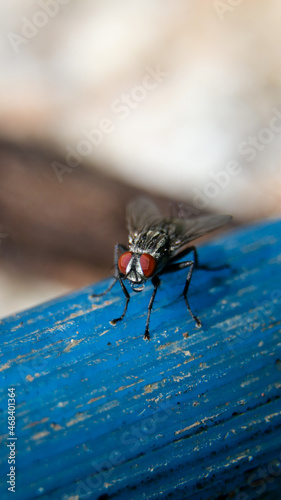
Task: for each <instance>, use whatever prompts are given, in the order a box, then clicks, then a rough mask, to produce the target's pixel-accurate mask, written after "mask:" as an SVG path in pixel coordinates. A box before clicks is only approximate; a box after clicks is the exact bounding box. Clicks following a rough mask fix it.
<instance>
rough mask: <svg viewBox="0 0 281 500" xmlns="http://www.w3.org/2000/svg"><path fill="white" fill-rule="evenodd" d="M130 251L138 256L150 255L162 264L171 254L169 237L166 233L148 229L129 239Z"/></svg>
mask: <svg viewBox="0 0 281 500" xmlns="http://www.w3.org/2000/svg"><path fill="white" fill-rule="evenodd" d="M129 249H130V250H131V252H133V253H134V254H137V255H141V254H143V253H146V254H149V255H151V256H152V257H153V258H154V259H155V260H156V261H157V262H161V260H162V259H164V258H166V256H167V255H168V253H169V236H168V234H167V232H166V231H163V230H160V229H157V228H152V229H148V230H147V231H143V232H140V233H137V234H134V235H133V236H132V237H130V238H129Z"/></svg>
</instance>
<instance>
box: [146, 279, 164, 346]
mask: <svg viewBox="0 0 281 500" xmlns="http://www.w3.org/2000/svg"><path fill="white" fill-rule="evenodd" d="M160 283H161V281H160V279H159V278H158V276H154V277H153V278H152V284H153V285H154V290H153V293H152V295H151V298H150V301H149V304H148V312H147V318H146V325H145V333H144V336H143V338H144V339H145V340H149V338H150V335H149V321H150V315H151V310H152V306H153V302H154V299H155V295H156V292H157V288H158V287H159V285H160Z"/></svg>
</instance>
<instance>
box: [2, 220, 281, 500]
mask: <svg viewBox="0 0 281 500" xmlns="http://www.w3.org/2000/svg"><path fill="white" fill-rule="evenodd" d="M199 258H200V260H201V263H203V264H208V265H210V266H218V265H222V264H225V263H227V264H228V265H229V267H228V268H226V269H224V270H220V271H209V272H208V271H203V270H196V271H195V272H194V275H193V279H192V285H191V287H190V292H189V299H190V304H191V307H192V308H193V310H194V312H195V313H196V314H197V315H198V316H199V317H200V319H201V320H202V325H203V326H202V328H201V329H197V328H195V325H194V322H193V320H192V319H191V318H190V316H189V314H188V312H187V310H186V306H185V303H184V300H183V298H182V297H181V298H179V295H180V293H181V291H182V288H183V285H184V281H185V276H186V271H184V270H183V271H182V272H179V273H177V274H176V275H170V276H169V275H167V276H165V278H164V279H163V282H162V284H161V286H160V288H159V291H158V294H157V296H156V301H155V304H154V309H153V311H152V315H151V325H150V334H151V340H150V341H144V340H143V333H144V327H145V319H146V311H147V305H148V302H149V299H150V295H151V292H152V286H151V285H147V286H146V288H145V290H144V291H143V292H142V293H138V294H136V293H132V299H131V301H130V304H129V308H128V313H127V316H126V317H125V320H124V321H123V322H122V323H119V324H117V326H115V327H113V326H111V325H110V324H109V321H110V320H111V319H112V318H114V317H116V315H118V314H119V312H120V313H121V312H122V310H123V305H124V296H123V293H122V292H121V290H120V287H119V284H116V285H115V287H114V288H113V289H112V291H111V292H110V293H109V294H108V295H106V296H105V297H100V298H95V299H93V298H91V294H92V293H99V292H101V291H102V290H103V289H104V288H105V287H106V286H107V285H108V284H109V282H110V281H109V280H107V281H105V282H101V283H97V284H95V285H93V286H91V287H88V288H85V289H83V290H79V291H77V292H75V293H72V294H70V295H68V296H66V297H62V298H59V299H57V300H54V301H52V302H49V303H46V304H43V305H41V306H39V307H36V308H34V309H32V310H29V311H26V312H23V313H21V314H17V315H13V316H11V317H8V318H6V319H3V320H2V321H0V332H1V335H0V339H1V353H0V370H1V405H0V409H1V415H2V416H1V449H0V452H1V465H0V467H1V469H0V471H1V476H0V477H1V485H0V498H1V499H2V500H5V499H10V498H15V499H21V500H24V499H33V498H41V499H44V500H47V499H52V500H54V499H56V500H57V499H61V500H67V499H68V500H79V499H100V500H104V499H111V498H114V499H115V498H116V499H120V500H121V499H122V500H123V499H144V498H148V499H152V498H153V499H161V498H179V499H180V498H191V499H217V498H218V499H221V500H222V499H230V498H232V499H236V500H248V499H254V498H267V499H277V498H280V493H278V491H280V488H281V464H280V462H281V402H280V389H281V352H280V351H281V335H280V324H281V317H280V305H281V283H280V263H281V223H280V222H279V221H277V222H276V221H273V222H270V223H263V224H261V225H258V226H254V227H250V228H242V229H239V230H236V231H234V232H231V233H225V234H224V235H223V237H220V238H217V239H215V240H213V242H210V243H209V242H208V243H207V244H204V245H203V246H201V247H199ZM8 388H14V389H15V394H16V427H15V436H16V438H17V439H16V440H15V447H16V493H15V494H14V496H12V493H11V492H10V491H8V487H9V484H7V479H9V477H10V476H7V473H9V471H10V465H9V464H8V454H9V449H10V448H8V447H7V444H8V443H11V442H12V440H11V439H10V440H8V437H10V436H9V434H8V415H7V405H8Z"/></svg>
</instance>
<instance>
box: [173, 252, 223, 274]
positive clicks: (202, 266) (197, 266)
mask: <svg viewBox="0 0 281 500" xmlns="http://www.w3.org/2000/svg"><path fill="white" fill-rule="evenodd" d="M191 252H192V253H193V261H194V267H195V269H204V270H205V271H220V270H221V269H225V268H226V267H228V265H226V264H223V265H222V266H216V267H210V266H208V265H206V264H199V259H198V251H197V248H196V247H194V246H191V247H188V248H186V249H185V250H183V251H182V252H179V253H178V254H177V255H175V256H174V257H173V258H172V259H171V261H170V262H173V261H175V260H179V259H181V258H182V257H185V256H186V255H187V254H189V253H191Z"/></svg>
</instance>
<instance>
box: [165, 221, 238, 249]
mask: <svg viewBox="0 0 281 500" xmlns="http://www.w3.org/2000/svg"><path fill="white" fill-rule="evenodd" d="M231 219H232V217H231V215H203V216H200V217H194V218H190V219H181V218H176V219H170V221H168V220H167V222H166V224H167V226H168V228H169V229H168V231H169V236H170V241H171V253H172V255H175V254H176V253H177V252H178V251H179V250H180V249H181V247H183V246H185V245H186V244H187V243H189V242H190V241H192V240H195V239H196V238H199V237H200V236H203V235H204V234H207V233H209V232H211V231H214V229H217V228H219V227H221V226H224V225H225V224H228V223H229V222H230V221H231Z"/></svg>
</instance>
